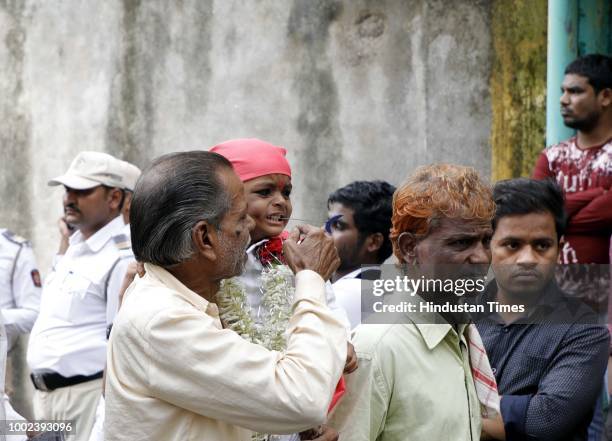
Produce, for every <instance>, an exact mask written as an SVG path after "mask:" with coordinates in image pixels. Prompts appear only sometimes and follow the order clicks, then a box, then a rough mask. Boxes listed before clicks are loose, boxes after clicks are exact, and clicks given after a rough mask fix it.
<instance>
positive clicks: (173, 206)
mask: <svg viewBox="0 0 612 441" xmlns="http://www.w3.org/2000/svg"><path fill="white" fill-rule="evenodd" d="M223 167H227V168H229V169H231V168H232V165H231V163H230V162H229V161H228V160H227V159H225V158H224V157H223V156H221V155H218V154H216V153H211V152H205V151H191V152H180V153H171V154H168V155H164V156H160V157H159V158H157V159H155V160H154V161H153V163H152V164H151V165H150V166H149V167H147V169H146V170H145V171H144V172H143V173H142V175H141V177H140V179H139V180H138V182H137V184H136V188H135V189H134V196H133V198H132V205H131V209H130V231H131V234H132V249H133V251H134V255H135V256H136V259H137V260H138V261H140V262H143V263H144V262H149V263H153V264H155V265H159V266H162V267H168V266H172V265H176V264H179V263H181V262H184V261H185V260H188V259H189V258H190V257H191V256H192V255H193V253H194V245H193V240H192V229H193V227H194V225H195V224H196V223H197V222H199V221H201V220H205V221H207V222H209V223H210V224H212V225H213V226H214V227H215V228H219V225H220V223H221V220H222V219H223V217H224V216H225V214H226V213H227V211H228V210H229V208H230V206H231V201H230V199H229V195H228V194H227V191H226V190H225V189H224V188H223V185H222V183H221V182H220V179H219V176H218V172H219V170H220V169H221V168H223Z"/></svg>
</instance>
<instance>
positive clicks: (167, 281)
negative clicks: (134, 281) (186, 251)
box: [144, 263, 210, 312]
mask: <svg viewBox="0 0 612 441" xmlns="http://www.w3.org/2000/svg"><path fill="white" fill-rule="evenodd" d="M144 268H145V277H149V278H150V279H152V280H154V281H157V282H158V283H161V284H162V285H164V286H165V287H167V288H168V289H171V290H172V291H175V292H177V293H178V294H179V295H180V296H181V297H183V298H184V299H185V300H187V301H188V302H189V303H191V304H192V305H193V306H195V307H196V308H198V309H200V310H202V311H204V312H207V310H208V309H209V303H210V302H209V301H208V300H206V299H205V298H204V297H202V296H200V295H198V294H196V293H195V292H194V291H192V290H190V289H189V288H187V287H186V286H185V285H183V283H181V281H180V280H179V279H177V278H176V277H174V276H173V275H172V274H171V273H170V272H169V271H168V270H166V269H164V268H162V267H161V266H157V265H153V264H152V263H145V264H144Z"/></svg>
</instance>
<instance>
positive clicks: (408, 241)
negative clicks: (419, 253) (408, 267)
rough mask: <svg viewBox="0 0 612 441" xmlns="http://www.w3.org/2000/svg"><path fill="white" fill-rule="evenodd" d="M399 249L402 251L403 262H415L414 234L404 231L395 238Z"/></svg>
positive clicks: (415, 242)
mask: <svg viewBox="0 0 612 441" xmlns="http://www.w3.org/2000/svg"><path fill="white" fill-rule="evenodd" d="M397 244H398V246H399V250H400V252H401V253H402V257H403V259H404V262H406V263H409V264H413V263H416V246H417V238H416V236H415V235H414V234H412V233H408V232H406V231H404V232H403V233H402V234H400V235H399V237H398V238H397Z"/></svg>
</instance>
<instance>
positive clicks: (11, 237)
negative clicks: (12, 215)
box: [2, 230, 31, 246]
mask: <svg viewBox="0 0 612 441" xmlns="http://www.w3.org/2000/svg"><path fill="white" fill-rule="evenodd" d="M2 235H3V236H4V237H5V238H6V240H8V241H10V242H13V243H15V244H17V245H19V246H22V245H25V246H31V245H30V242H29V241H28V240H27V239H26V238H24V237H21V236H18V235H17V234H15V233H13V232H12V231H9V230H4V231H3V232H2Z"/></svg>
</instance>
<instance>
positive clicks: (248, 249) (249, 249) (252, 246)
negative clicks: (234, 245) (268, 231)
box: [246, 238, 270, 254]
mask: <svg viewBox="0 0 612 441" xmlns="http://www.w3.org/2000/svg"><path fill="white" fill-rule="evenodd" d="M268 240H270V239H268V238H265V239H262V240H260V241H259V242H255V243H254V244H253V245H251V246H250V247H248V248H247V250H246V252H247V254H248V253H250V252H251V251H253V250H254V249H255V248H257V247H258V246H259V245H261V244H262V243H264V242H267V241H268Z"/></svg>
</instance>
